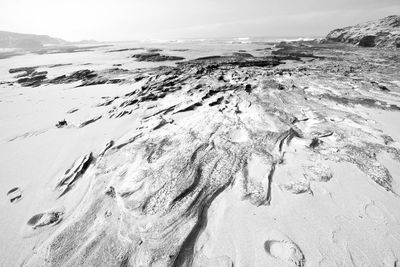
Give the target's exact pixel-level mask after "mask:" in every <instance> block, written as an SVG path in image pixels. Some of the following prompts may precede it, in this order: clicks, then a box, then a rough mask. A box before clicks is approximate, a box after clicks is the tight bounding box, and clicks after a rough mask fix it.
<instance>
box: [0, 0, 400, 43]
mask: <svg viewBox="0 0 400 267" xmlns="http://www.w3.org/2000/svg"><path fill="white" fill-rule="evenodd" d="M394 14H397V15H399V14H400V0H0V30H3V31H12V32H21V33H34V34H46V35H50V36H53V37H59V38H63V39H65V40H68V41H79V40H98V41H124V40H143V39H157V40H174V39H183V38H216V37H221V38H222V37H255V36H270V37H299V36H302V37H317V36H318V37H319V36H325V35H326V34H327V33H328V32H329V31H330V30H333V29H335V28H340V27H344V26H350V25H353V24H357V23H360V22H364V21H369V20H375V19H379V18H382V17H385V16H388V15H394Z"/></svg>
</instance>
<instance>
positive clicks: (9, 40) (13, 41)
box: [0, 31, 69, 49]
mask: <svg viewBox="0 0 400 267" xmlns="http://www.w3.org/2000/svg"><path fill="white" fill-rule="evenodd" d="M68 43H69V42H67V41H65V40H63V39H59V38H53V37H50V36H48V35H36V34H24V33H14V32H6V31H0V48H23V49H38V48H42V47H43V46H44V45H66V44H68Z"/></svg>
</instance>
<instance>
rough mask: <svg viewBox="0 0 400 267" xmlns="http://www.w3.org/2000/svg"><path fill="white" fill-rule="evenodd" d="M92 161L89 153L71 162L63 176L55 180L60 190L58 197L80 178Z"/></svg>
mask: <svg viewBox="0 0 400 267" xmlns="http://www.w3.org/2000/svg"><path fill="white" fill-rule="evenodd" d="M92 161H93V156H92V153H89V154H87V155H85V156H83V157H81V158H80V159H79V160H77V161H76V162H74V164H72V166H71V167H70V168H69V169H68V170H67V171H66V172H65V173H64V175H63V177H62V178H61V179H60V180H59V181H58V182H57V186H56V189H58V190H59V191H60V195H59V197H62V196H63V195H64V194H66V193H67V192H68V191H69V190H70V189H71V188H72V187H73V186H74V184H75V183H76V182H77V180H78V179H79V178H81V177H82V176H83V174H84V173H85V172H86V170H87V169H88V168H89V166H90V164H91V163H92Z"/></svg>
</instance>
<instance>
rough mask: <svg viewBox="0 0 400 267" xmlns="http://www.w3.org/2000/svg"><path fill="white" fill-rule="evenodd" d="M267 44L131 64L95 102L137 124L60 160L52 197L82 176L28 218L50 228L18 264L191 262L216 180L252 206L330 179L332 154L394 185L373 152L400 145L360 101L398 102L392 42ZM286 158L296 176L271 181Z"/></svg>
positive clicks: (279, 238) (267, 245) (298, 248)
mask: <svg viewBox="0 0 400 267" xmlns="http://www.w3.org/2000/svg"><path fill="white" fill-rule="evenodd" d="M276 49H278V52H277V53H275V55H271V56H268V57H267V56H266V57H251V56H248V55H239V56H238V55H232V56H215V57H206V58H199V59H195V60H191V61H187V62H181V63H180V64H177V66H174V67H160V68H154V69H146V70H142V72H140V73H135V74H134V75H133V76H134V77H133V78H132V79H133V80H134V79H136V78H139V77H141V78H140V80H142V81H141V83H142V84H141V85H140V87H139V86H138V87H137V88H133V89H132V91H131V92H129V93H125V94H124V95H120V96H119V97H118V98H106V99H105V101H104V102H101V104H99V105H97V106H96V108H98V109H99V110H101V111H99V112H104V113H102V114H103V117H102V120H113V119H117V118H119V117H122V116H135V117H134V118H135V121H137V122H138V124H137V125H136V124H135V126H132V128H131V129H129V131H128V132H127V133H126V135H123V136H121V137H118V138H117V139H114V141H111V142H109V143H107V144H106V146H105V147H103V144H102V149H101V153H100V156H92V154H91V153H90V154H87V155H85V156H83V157H82V158H81V159H79V160H77V161H76V162H75V163H74V164H72V166H71V167H70V169H69V170H67V171H66V172H65V174H64V176H63V177H62V178H61V180H60V181H59V182H58V183H57V186H56V189H57V190H59V193H60V194H59V198H64V197H68V195H69V194H70V192H72V191H73V190H76V189H77V187H78V186H79V185H80V183H81V182H82V181H87V182H90V188H89V189H88V190H87V192H86V193H85V197H84V198H83V201H82V202H81V203H80V206H79V209H77V210H74V211H73V212H72V213H71V214H65V215H64V214H62V213H51V214H48V212H47V213H44V214H48V215H46V217H45V216H44V215H42V214H39V215H37V217H34V219H31V220H30V223H29V225H30V226H31V227H33V228H35V227H36V228H42V227H44V229H46V227H45V226H52V225H54V226H55V225H57V227H59V228H57V231H56V232H55V233H54V234H53V235H51V236H50V237H49V238H48V239H47V240H46V241H45V242H44V243H42V244H40V246H39V247H38V248H37V250H36V251H35V254H34V255H33V256H32V258H30V259H28V260H27V262H26V265H27V266H41V265H43V264H45V263H46V264H48V265H49V266H98V265H104V266H193V265H196V264H194V263H195V262H196V261H197V260H198V253H199V251H198V250H197V249H195V247H196V246H195V245H196V242H197V241H198V236H199V234H200V233H201V231H202V230H203V229H204V225H206V224H207V216H208V213H207V209H208V208H209V207H210V205H211V204H212V203H213V202H214V201H215V199H216V198H217V196H219V195H220V194H221V193H222V192H224V191H225V190H228V188H232V187H233V186H235V188H237V192H236V191H235V194H236V193H237V194H238V195H239V197H240V199H241V200H242V201H247V202H248V203H249V205H254V206H265V205H271V206H273V205H276V203H274V200H275V198H276V196H277V195H279V194H288V195H289V196H292V197H293V196H295V197H302V196H304V197H310V198H311V197H312V195H313V191H312V190H313V188H314V185H315V184H322V183H323V184H328V185H329V184H330V183H332V182H334V180H335V179H336V176H335V172H334V170H333V169H331V168H330V164H339V163H342V162H345V164H352V165H354V167H357V168H358V169H359V170H360V171H361V172H363V173H364V174H365V179H366V180H367V181H369V180H368V179H370V180H371V181H373V182H374V183H371V184H373V185H374V186H376V187H377V188H379V190H382V189H384V190H382V191H383V192H384V193H387V194H393V195H398V194H399V193H400V192H399V191H398V188H397V187H396V183H395V181H394V178H393V177H392V175H391V173H390V172H389V170H388V169H387V168H386V167H385V166H384V165H383V164H382V163H380V161H379V157H377V155H378V154H379V153H381V152H385V153H388V154H389V155H390V156H391V157H393V159H394V160H397V161H400V149H399V148H398V147H397V145H395V144H394V143H391V141H390V140H391V138H390V136H385V137H382V134H383V132H382V130H380V129H378V128H376V127H377V126H376V125H374V124H371V123H370V120H371V119H370V117H369V115H366V113H363V112H360V108H359V107H360V106H362V108H365V109H370V110H372V111H377V110H379V111H385V112H393V113H394V112H399V111H400V108H399V107H398V106H397V103H399V101H400V99H399V96H398V95H395V94H391V89H393V90H398V85H396V84H394V83H390V80H388V79H389V78H388V77H391V75H393V74H394V73H397V71H398V69H399V62H397V61H396V60H394V58H395V55H396V53H395V52H394V51H384V52H382V51H378V53H380V54H379V61H375V59H376V58H377V55H376V51H371V53H369V52H370V51H369V50H365V49H351V51H350V52H349V50H343V49H342V46H340V47H339V48H338V46H337V45H328V44H307V45H305V44H300V45H294V44H291V45H289V44H281V45H278V46H277V47H276ZM361 50H362V53H357V52H358V51H361ZM346 53H347V54H346ZM310 56H312V57H311V58H312V59H313V60H312V61H309V59H310ZM307 58H308V60H306V59H307ZM288 60H291V61H290V63H294V64H285V62H287V61H288ZM383 61H384V62H385V64H382V62H383ZM81 74H82V77H87V75H92V74H91V72H86V71H85V72H81V73H79V75H78V74H76V76H79V77H81ZM371 74H374V75H371ZM110 75H111V76H110V77H112V75H118V72H115V73H110ZM378 84H385V85H387V89H388V90H382V89H381V88H380V87H379V86H378ZM96 118H100V117H96ZM96 118H94V119H92V120H89V121H88V122H94V121H95V120H96ZM99 123H100V122H99ZM327 162H329V164H328V163H327ZM285 166H286V168H289V167H288V166H290V168H289V169H291V168H294V167H296V166H300V167H299V168H298V169H297V170H296V171H294V172H295V173H296V179H297V180H294V181H285V182H284V183H280V182H278V181H276V178H277V173H280V172H282V171H283V170H285ZM277 184H279V185H280V186H279V187H278V189H280V192H279V193H277V191H276V189H277V187H276V186H275V185H277ZM311 185H312V186H311ZM386 191H387V192H386ZM279 199H281V200H282V199H283V197H282V196H281V197H280V198H279ZM287 201H291V200H290V198H288V200H287ZM296 201H297V200H296ZM309 201H310V203H312V201H313V200H312V199H310V200H309ZM278 202H279V201H278ZM271 210H272V209H271ZM62 216H65V217H66V218H67V217H68V218H69V219H68V220H62V221H60V218H62ZM299 217H300V216H299ZM264 240H265V242H264V243H263V242H260V243H259V244H258V245H259V247H260V248H263V247H264V251H265V253H266V254H267V255H268V257H270V258H272V259H275V260H276V261H279V263H281V264H288V265H291V266H305V265H306V263H307V262H311V264H312V262H313V261H312V260H309V257H312V255H311V253H309V252H308V250H307V249H303V246H306V245H307V244H306V241H304V240H296V242H295V241H294V239H292V238H289V237H288V236H285V235H284V234H280V233H271V234H270V235H269V236H268V237H266V238H265V239H264ZM307 252H308V254H307ZM340 253H341V252H338V253H337V254H338V255H339V256H338V255H335V256H336V257H340V255H341V254H340ZM346 256H348V254H347V253H346ZM340 260H341V259H340ZM226 262H228V264H230V265H232V264H233V263H232V261H230V260H227V261H226ZM278 265H279V264H277V265H276V266H278ZM217 266H221V265H217ZM228 266H229V265H228Z"/></svg>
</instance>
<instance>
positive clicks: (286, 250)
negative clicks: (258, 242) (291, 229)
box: [264, 239, 305, 267]
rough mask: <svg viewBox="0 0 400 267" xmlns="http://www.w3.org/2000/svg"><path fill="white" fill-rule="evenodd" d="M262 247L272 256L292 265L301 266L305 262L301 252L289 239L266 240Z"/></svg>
mask: <svg viewBox="0 0 400 267" xmlns="http://www.w3.org/2000/svg"><path fill="white" fill-rule="evenodd" d="M264 249H265V251H266V252H267V253H268V254H269V255H271V256H272V257H274V258H276V259H280V260H282V261H285V262H287V263H290V264H292V265H294V266H299V267H302V266H304V264H305V258H304V255H303V252H301V250H300V248H299V247H298V246H297V245H296V244H295V243H294V242H293V241H291V240H288V239H287V240H267V241H266V242H265V243H264Z"/></svg>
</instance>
